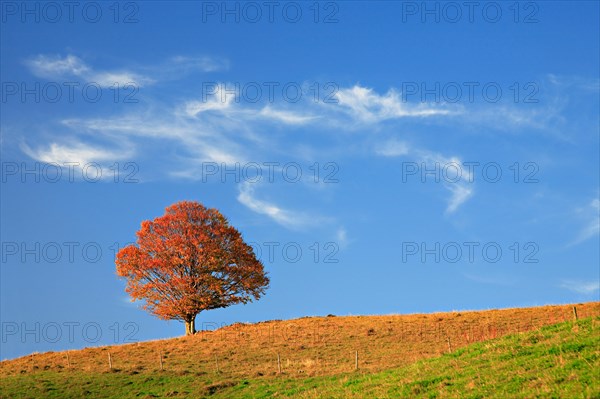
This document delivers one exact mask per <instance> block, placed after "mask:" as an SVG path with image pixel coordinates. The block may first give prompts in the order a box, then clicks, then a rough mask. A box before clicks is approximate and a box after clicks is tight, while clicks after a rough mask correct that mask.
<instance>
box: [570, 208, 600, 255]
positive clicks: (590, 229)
mask: <svg viewBox="0 0 600 399" xmlns="http://www.w3.org/2000/svg"><path fill="white" fill-rule="evenodd" d="M577 213H579V214H580V215H581V216H582V217H585V218H587V219H588V222H587V224H586V225H585V226H584V227H583V228H582V229H581V231H580V232H579V234H578V236H577V238H576V239H575V240H574V241H573V242H571V244H570V245H576V244H580V243H582V242H584V241H587V240H589V239H590V238H593V237H596V236H597V235H598V234H600V199H598V198H594V199H593V200H592V201H591V202H590V203H589V204H588V205H587V206H586V207H584V208H580V209H578V212H577Z"/></svg>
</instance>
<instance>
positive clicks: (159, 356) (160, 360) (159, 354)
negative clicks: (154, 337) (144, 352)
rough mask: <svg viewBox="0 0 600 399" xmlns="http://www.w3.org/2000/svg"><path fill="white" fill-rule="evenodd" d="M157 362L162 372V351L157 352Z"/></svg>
mask: <svg viewBox="0 0 600 399" xmlns="http://www.w3.org/2000/svg"><path fill="white" fill-rule="evenodd" d="M158 360H159V362H160V371H163V370H164V367H163V354H162V351H158Z"/></svg>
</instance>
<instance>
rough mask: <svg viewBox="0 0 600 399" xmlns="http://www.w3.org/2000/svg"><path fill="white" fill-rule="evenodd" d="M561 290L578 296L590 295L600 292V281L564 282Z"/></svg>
mask: <svg viewBox="0 0 600 399" xmlns="http://www.w3.org/2000/svg"><path fill="white" fill-rule="evenodd" d="M560 287H561V288H564V289H567V290H569V291H573V292H576V293H578V294H584V295H590V294H593V293H594V292H596V291H598V290H600V282H598V281H582V280H564V281H563V282H562V283H561V284H560Z"/></svg>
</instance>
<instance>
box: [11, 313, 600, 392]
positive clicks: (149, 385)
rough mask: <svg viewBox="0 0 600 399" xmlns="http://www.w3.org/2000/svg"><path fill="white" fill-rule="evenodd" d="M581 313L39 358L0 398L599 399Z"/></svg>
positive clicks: (311, 328) (320, 327) (596, 352)
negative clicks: (577, 319) (489, 398)
mask: <svg viewBox="0 0 600 399" xmlns="http://www.w3.org/2000/svg"><path fill="white" fill-rule="evenodd" d="M577 311H578V314H579V316H580V320H579V321H577V322H573V321H570V320H572V319H573V313H572V306H570V305H568V306H567V305H565V306H545V307H536V308H523V309H504V310H491V311H481V312H460V313H459V312H453V313H438V314H425V315H405V316H354V317H314V318H303V319H297V320H290V321H270V322H264V323H257V324H252V325H240V324H237V325H233V326H229V327H225V328H222V329H219V330H216V331H213V332H201V333H199V334H197V335H195V336H193V337H182V338H176V339H170V340H161V341H152V342H145V343H139V344H133V345H120V346H112V347H100V348H87V349H84V350H80V351H69V352H68V359H67V352H60V353H44V354H35V355H32V356H27V357H23V358H20V359H15V360H10V361H4V362H2V363H0V365H1V367H0V377H1V378H2V383H1V385H0V397H2V398H11V399H12V398H36V399H37V398H81V397H97V398H109V397H110V398H113V397H114V398H117V397H118V398H157V397H160V398H164V397H175V398H185V397H193V398H198V397H214V398H263V397H264V398H266V397H298V398H320V397H326V398H375V397H377V398H386V397H432V398H433V397H435V398H454V397H456V398H459V397H473V398H476V397H482V398H483V397H486V398H487V397H585V398H593V397H597V398H600V387H599V384H600V381H599V379H600V375H599V374H598V371H597V370H600V334H599V330H598V327H600V318H599V316H600V303H598V302H594V303H586V304H579V305H577ZM109 353H110V356H111V360H112V365H113V368H112V369H109V366H108V354H109ZM357 353H358V370H356V364H357V363H356V355H357ZM161 356H162V359H163V360H162V366H163V370H161V369H160V368H161V365H160V359H161ZM278 359H279V361H278ZM280 369H281V373H280V372H279V370H280ZM594 370H596V371H594Z"/></svg>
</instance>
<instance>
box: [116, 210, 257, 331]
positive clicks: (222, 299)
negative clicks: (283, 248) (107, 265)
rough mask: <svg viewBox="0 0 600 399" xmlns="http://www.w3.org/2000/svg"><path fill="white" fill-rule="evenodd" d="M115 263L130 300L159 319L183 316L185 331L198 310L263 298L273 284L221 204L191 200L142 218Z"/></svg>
mask: <svg viewBox="0 0 600 399" xmlns="http://www.w3.org/2000/svg"><path fill="white" fill-rule="evenodd" d="M116 265H117V274H118V275H119V276H121V277H123V278H125V279H126V280H127V288H126V291H127V292H128V293H129V295H130V296H131V298H132V300H143V301H144V302H145V304H144V306H143V307H144V309H146V310H148V311H149V312H150V313H152V314H154V315H156V316H158V317H159V318H161V319H164V320H181V321H183V322H184V323H185V333H186V335H190V334H193V333H194V332H195V320H196V316H197V315H198V314H199V313H200V312H202V311H204V310H210V309H217V308H224V307H227V306H230V305H233V304H236V303H247V302H249V301H252V299H259V298H260V296H261V295H263V294H264V292H265V290H266V289H267V287H268V285H269V279H268V278H267V276H266V273H265V271H264V268H263V265H262V263H261V262H260V261H259V260H258V259H257V258H256V256H255V254H254V251H253V249H252V247H250V246H249V245H248V244H246V243H245V242H244V240H243V239H242V236H241V234H240V232H239V231H238V230H237V229H235V228H234V227H233V226H231V225H229V222H228V221H227V219H226V218H225V217H224V216H223V215H221V213H220V212H219V211H218V210H216V209H208V208H205V207H204V206H203V205H201V204H200V203H198V202H191V201H182V202H178V203H176V204H173V205H171V206H169V207H168V208H167V209H166V212H165V214H164V215H163V216H161V217H158V218H156V219H154V220H151V221H150V220H147V221H144V222H142V226H141V229H140V230H139V231H138V232H137V243H136V244H135V245H129V246H126V247H124V248H122V249H121V250H120V251H119V252H118V253H117V257H116Z"/></svg>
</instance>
